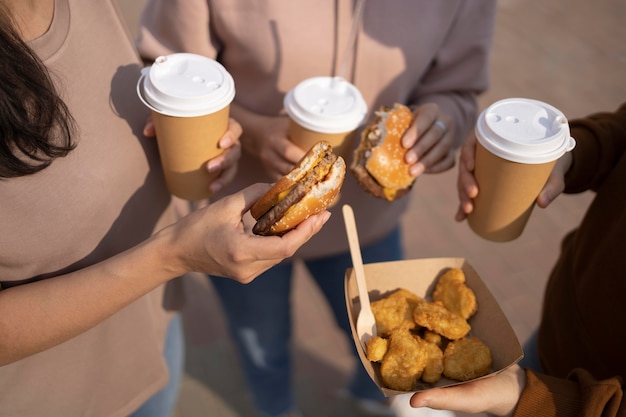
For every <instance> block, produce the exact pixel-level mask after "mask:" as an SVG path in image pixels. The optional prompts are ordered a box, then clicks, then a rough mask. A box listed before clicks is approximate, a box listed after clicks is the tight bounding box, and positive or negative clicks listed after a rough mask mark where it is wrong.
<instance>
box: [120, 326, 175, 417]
mask: <svg viewBox="0 0 626 417" xmlns="http://www.w3.org/2000/svg"><path fill="white" fill-rule="evenodd" d="M182 321H183V320H182V318H181V316H180V314H177V315H175V316H174V317H173V318H172V321H171V322H170V324H169V326H168V328H167V334H166V336H165V351H164V352H163V356H164V357H165V362H167V369H168V371H169V381H168V383H167V385H166V386H165V387H163V388H161V390H160V391H159V392H157V393H156V394H154V395H153V396H152V397H150V399H148V401H146V402H145V403H143V405H142V406H141V407H139V409H138V410H137V411H135V412H134V413H132V414H131V415H130V417H170V416H171V415H172V414H173V413H174V407H176V401H177V400H178V391H179V389H180V382H181V378H182V375H183V367H184V362H185V359H184V356H185V339H184V336H183V324H182Z"/></svg>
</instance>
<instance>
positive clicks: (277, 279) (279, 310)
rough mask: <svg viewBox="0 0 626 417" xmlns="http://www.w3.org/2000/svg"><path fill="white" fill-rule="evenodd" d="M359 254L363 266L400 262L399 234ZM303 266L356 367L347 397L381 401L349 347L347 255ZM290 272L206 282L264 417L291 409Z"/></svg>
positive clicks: (278, 269)
mask: <svg viewBox="0 0 626 417" xmlns="http://www.w3.org/2000/svg"><path fill="white" fill-rule="evenodd" d="M361 253H362V257H363V262H364V263H373V262H383V261H392V260H399V259H402V257H403V251H402V248H401V236H400V230H399V229H396V230H394V231H393V232H392V233H390V234H389V235H388V236H386V237H385V238H384V239H381V240H380V241H378V242H376V243H374V244H372V245H369V246H366V247H362V248H361ZM305 265H306V267H307V268H308V270H309V272H310V273H311V275H312V276H313V278H314V280H315V282H316V283H317V285H318V286H319V288H320V290H321V291H322V293H323V294H324V296H325V297H326V299H327V300H328V303H329V305H330V308H331V309H332V312H333V314H334V317H335V319H336V322H337V324H338V325H339V327H340V328H341V329H342V330H343V331H344V332H345V334H346V337H348V338H349V340H350V342H349V344H350V346H353V353H354V357H355V360H356V361H358V362H357V366H356V373H355V375H354V376H353V378H352V382H351V384H350V386H349V388H348V389H349V391H350V393H351V394H352V395H353V396H354V397H356V398H363V399H372V400H378V399H380V400H382V399H383V398H384V396H383V395H382V394H381V392H380V391H379V389H378V388H377V387H376V385H375V384H374V383H373V382H372V381H371V379H370V377H369V375H368V374H367V372H366V371H365V369H364V368H363V366H361V363H360V360H359V359H358V355H357V353H356V348H354V344H353V343H352V334H351V330H350V323H349V320H348V315H347V312H346V305H345V296H344V274H345V270H346V268H351V267H352V258H351V257H350V253H349V252H345V253H343V254H340V255H336V256H329V257H326V258H320V259H316V260H310V261H307V262H305ZM292 270H293V265H292V264H291V263H282V264H279V265H277V266H275V267H274V268H272V269H270V270H269V271H267V272H265V273H264V274H262V275H261V276H259V277H257V278H256V279H255V280H254V281H253V282H251V283H250V284H247V285H242V284H239V283H237V282H235V281H233V280H229V279H224V278H217V277H211V279H212V282H213V285H214V287H215V290H216V291H217V293H218V294H219V297H220V299H221V302H222V305H223V308H224V311H225V314H226V316H227V318H228V322H229V327H230V331H231V336H232V338H233V340H234V342H235V345H236V346H237V351H238V354H239V357H240V360H241V363H242V365H243V372H244V375H245V378H246V380H247V383H248V386H249V388H250V390H251V393H252V395H253V398H254V401H255V405H256V406H257V408H258V409H259V411H261V412H262V413H264V414H265V415H267V416H269V417H274V416H279V415H280V414H282V413H285V412H287V411H290V410H291V409H293V408H294V406H295V402H294V393H293V389H292V379H291V377H292V375H291V373H292V357H291V354H290V342H291V335H292V333H291V330H292V329H291V326H292V315H291V305H290V293H291V283H292Z"/></svg>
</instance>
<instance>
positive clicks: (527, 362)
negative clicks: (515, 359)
mask: <svg viewBox="0 0 626 417" xmlns="http://www.w3.org/2000/svg"><path fill="white" fill-rule="evenodd" d="M537 335H538V329H535V330H534V331H533V332H532V334H531V335H530V336H529V337H528V340H527V341H526V342H525V343H524V346H523V350H524V357H523V358H522V360H520V361H519V366H521V367H522V368H529V369H532V370H533V371H535V372H542V369H541V363H540V362H539V351H538V346H537Z"/></svg>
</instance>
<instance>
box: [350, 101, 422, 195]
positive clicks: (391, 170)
mask: <svg viewBox="0 0 626 417" xmlns="http://www.w3.org/2000/svg"><path fill="white" fill-rule="evenodd" d="M412 122H413V113H412V112H411V110H410V109H409V108H408V107H406V106H404V105H402V104H399V103H396V104H394V106H393V107H386V106H381V107H380V108H379V109H378V110H377V111H376V112H375V113H374V117H373V119H372V120H371V121H370V122H369V123H368V124H367V125H366V127H365V129H364V130H363V132H362V134H361V139H360V142H359V146H358V147H357V149H356V150H355V151H354V157H353V160H352V165H351V167H350V168H351V170H352V173H353V174H354V175H355V177H356V179H357V181H358V182H359V184H361V186H362V187H363V188H364V189H365V190H367V191H368V192H370V193H371V194H372V195H374V196H376V197H379V198H383V199H386V200H388V201H392V200H395V199H397V198H399V197H401V196H403V195H405V194H406V193H407V192H408V191H409V190H410V188H411V187H412V185H413V183H414V181H415V177H414V176H412V175H411V174H410V173H409V164H407V163H406V162H405V160H404V156H405V154H406V151H407V150H406V149H405V148H404V147H403V146H402V135H403V134H404V132H405V131H406V130H407V129H408V128H409V126H411V123H412Z"/></svg>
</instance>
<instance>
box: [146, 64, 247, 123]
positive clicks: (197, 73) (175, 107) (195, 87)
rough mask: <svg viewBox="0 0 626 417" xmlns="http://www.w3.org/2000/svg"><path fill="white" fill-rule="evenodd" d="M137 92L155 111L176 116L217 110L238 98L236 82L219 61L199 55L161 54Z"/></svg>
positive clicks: (199, 114) (147, 69)
mask: <svg viewBox="0 0 626 417" xmlns="http://www.w3.org/2000/svg"><path fill="white" fill-rule="evenodd" d="M137 93H138V95H139V97H140V99H141V100H142V101H143V102H144V104H145V105H146V106H148V107H149V108H151V109H152V110H154V111H156V112H158V113H161V114H166V115H169V116H176V117H193V116H202V115H205V114H210V113H214V112H216V111H218V110H221V109H223V108H224V107H226V106H227V105H229V104H230V103H231V102H232V100H233V99H234V97H235V82H234V80H233V78H232V77H231V75H230V74H229V73H228V71H227V70H226V69H225V68H224V67H223V66H222V65H221V64H220V63H219V62H217V61H215V60H213V59H210V58H207V57H204V56H201V55H196V54H189V53H178V54H172V55H167V56H160V57H158V58H157V59H156V60H155V61H154V63H153V64H152V66H150V67H147V68H144V69H143V71H142V75H141V77H140V79H139V82H138V83H137Z"/></svg>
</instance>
